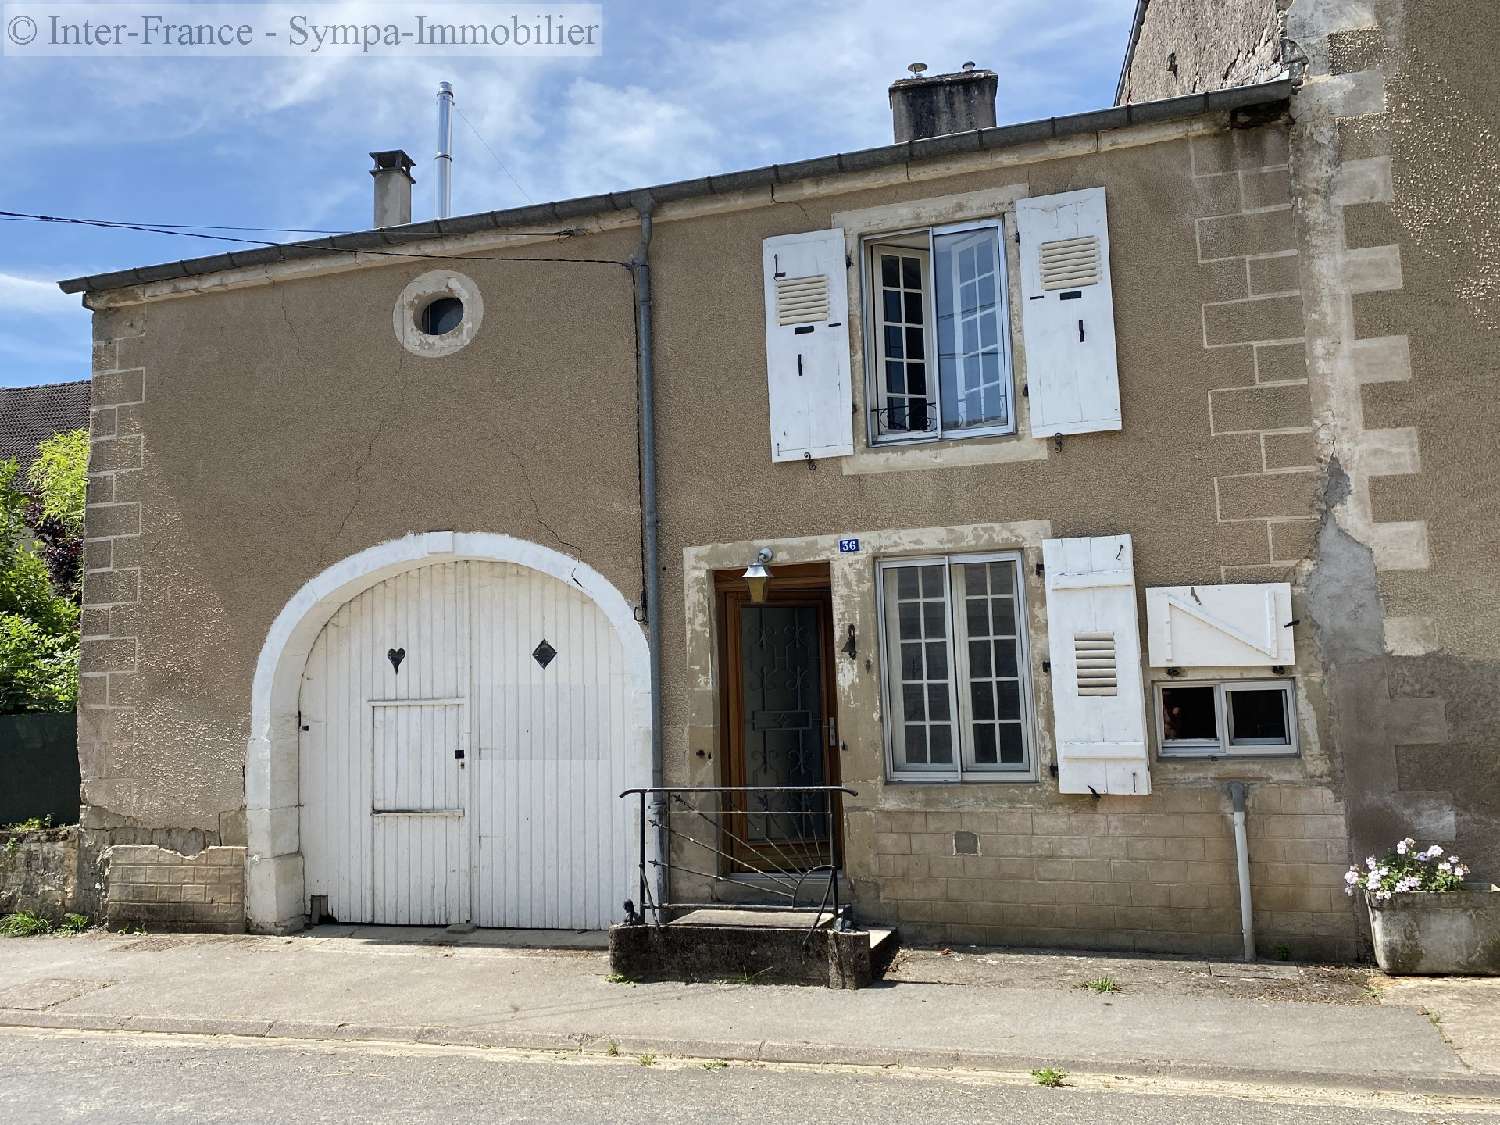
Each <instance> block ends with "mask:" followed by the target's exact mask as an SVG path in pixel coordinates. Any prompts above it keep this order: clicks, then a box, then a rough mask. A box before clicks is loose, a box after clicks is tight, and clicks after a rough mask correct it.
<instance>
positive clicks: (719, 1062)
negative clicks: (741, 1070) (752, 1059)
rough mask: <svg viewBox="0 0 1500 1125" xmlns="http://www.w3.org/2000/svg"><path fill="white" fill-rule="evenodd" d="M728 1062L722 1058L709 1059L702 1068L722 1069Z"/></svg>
mask: <svg viewBox="0 0 1500 1125" xmlns="http://www.w3.org/2000/svg"><path fill="white" fill-rule="evenodd" d="M728 1066H729V1064H728V1063H727V1062H725V1061H724V1060H723V1059H709V1060H707V1061H706V1062H705V1063H704V1064H703V1069H704V1070H724V1069H725V1068H726V1067H728Z"/></svg>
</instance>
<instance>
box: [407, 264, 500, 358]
mask: <svg viewBox="0 0 1500 1125" xmlns="http://www.w3.org/2000/svg"><path fill="white" fill-rule="evenodd" d="M483 321H484V298H483V297H482V296H480V293H479V286H478V285H476V284H475V283H474V279H473V278H470V277H465V276H464V275H463V274H461V273H456V272H454V271H453V270H444V269H439V270H430V271H429V272H427V273H424V274H422V275H421V276H420V277H416V278H413V279H412V280H411V281H410V282H408V283H407V285H406V288H404V289H403V290H401V295H400V296H399V297H397V298H396V307H395V308H394V309H392V310H391V327H392V328H394V329H395V330H396V339H397V340H399V341H401V346H402V347H403V348H405V349H406V350H407V351H409V352H411V353H412V355H419V356H424V357H426V358H429V359H436V358H438V357H440V356H445V355H452V354H453V353H454V352H456V351H458V350H459V349H460V348H464V347H467V346H468V344H469V343H470V342H471V341H472V340H473V339H474V337H475V335H477V334H478V332H479V326H480V324H482V323H483Z"/></svg>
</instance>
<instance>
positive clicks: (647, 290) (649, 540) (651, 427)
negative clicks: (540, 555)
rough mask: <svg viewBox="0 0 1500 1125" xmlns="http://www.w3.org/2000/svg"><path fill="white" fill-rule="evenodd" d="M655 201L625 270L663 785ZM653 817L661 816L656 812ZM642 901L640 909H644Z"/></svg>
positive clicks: (656, 741)
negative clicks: (630, 292) (630, 283)
mask: <svg viewBox="0 0 1500 1125" xmlns="http://www.w3.org/2000/svg"><path fill="white" fill-rule="evenodd" d="M653 207H654V204H653V202H652V200H651V197H650V196H649V195H646V194H644V193H642V194H641V195H640V196H638V197H637V198H636V200H635V209H636V212H637V214H639V215H640V217H641V239H640V242H639V243H638V244H637V246H636V251H635V255H634V256H633V257H632V258H631V259H630V273H631V277H632V279H633V280H634V282H635V356H636V371H637V373H638V374H639V376H640V392H639V394H640V425H641V433H640V443H641V553H642V569H643V570H644V571H645V572H646V573H645V580H646V581H645V591H644V595H645V601H646V643H647V645H648V646H649V648H650V650H651V785H652V787H653V788H660V787H661V785H662V784H663V782H662V777H663V770H662V730H661V710H662V708H661V562H660V558H659V545H658V543H657V529H658V527H659V526H660V523H661V520H660V517H659V515H658V513H657V506H656V366H655V361H654V357H653V355H652V346H651V320H652V317H651V263H650V260H649V255H650V250H651V212H652V209H653ZM656 819H657V821H658V822H661V821H662V820H663V818H662V817H661V816H660V815H659V810H658V815H657V817H656ZM656 847H657V852H656V854H657V855H658V856H660V857H663V860H665V856H666V854H667V834H666V827H665V825H664V824H662V825H660V826H659V827H658V828H657V830H656ZM665 884H666V873H665V869H664V868H658V869H657V883H656V885H657V892H656V893H657V901H658V902H660V901H661V899H662V897H663V896H664V893H665V889H666V887H665ZM645 905H646V904H645V903H642V904H641V908H642V909H645Z"/></svg>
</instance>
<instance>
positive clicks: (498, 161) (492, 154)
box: [453, 101, 536, 203]
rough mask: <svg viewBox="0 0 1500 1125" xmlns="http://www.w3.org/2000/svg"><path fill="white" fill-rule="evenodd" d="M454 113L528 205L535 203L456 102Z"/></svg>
mask: <svg viewBox="0 0 1500 1125" xmlns="http://www.w3.org/2000/svg"><path fill="white" fill-rule="evenodd" d="M453 112H454V113H456V114H458V116H459V117H461V118H462V119H463V123H464V124H465V125H467V126H468V127H469V132H471V133H473V134H474V136H475V138H476V139H478V141H479V143H480V144H482V145H483V146H484V151H485V152H487V153H489V154H490V157H491V158H492V159H493V160H494V161H495V163H496V164H498V165H499V166H500V171H502V172H504V173H505V175H506V177H507V178H508V179H509V180H510V182H511V183H513V184H515V185H516V190H517V191H518V192H520V193H521V198H522V199H524V200H526V202H527V203H535V202H536V200H534V199H532V198H531V196H529V195H527V194H526V189H525V188H523V187H522V186H521V181H520V180H518V179H516V178H515V176H513V175H511V172H510V169H509V168H507V167H506V166H505V161H503V160H501V159H500V157H499V156H498V155H496V153H495V150H494V149H492V148H491V147H490V142H489V141H487V140H485V139H484V134H483V133H481V132H480V131H479V130H478V129H477V128H475V127H474V122H472V121H470V120H469V118H468V116H467V115H466V114H465V113H464V111H463V110H461V109H459V108H458V103H457V102H456V101H455V102H454V103H453Z"/></svg>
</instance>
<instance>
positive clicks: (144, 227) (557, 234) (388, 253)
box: [0, 211, 630, 268]
mask: <svg viewBox="0 0 1500 1125" xmlns="http://www.w3.org/2000/svg"><path fill="white" fill-rule="evenodd" d="M0 220H4V221H6V222H36V223H62V224H66V225H72V226H85V227H97V228H101V229H104V230H134V231H140V232H142V233H144V234H166V235H174V236H176V237H178V238H200V239H207V240H209V241H213V242H233V243H237V244H240V245H244V246H257V247H265V248H273V247H284V246H289V245H298V246H300V245H301V244H297V243H285V242H275V241H272V240H269V239H263V238H237V237H235V236H233V235H225V234H204V233H202V230H191V229H188V225H187V224H173V223H159V224H158V223H131V222H124V221H120V220H115V219H82V218H76V217H73V216H68V215H35V214H29V213H27V212H24V211H0ZM202 229H203V230H239V231H264V232H266V233H268V234H269V233H271V232H273V231H277V230H285V229H286V228H282V227H235V226H211V225H207V224H204V225H203V228H202ZM302 233H328V234H343V233H346V232H343V231H329V232H322V231H316V232H310V231H304V232H302ZM495 233H496V234H498V235H500V236H501V237H504V238H518V237H530V238H566V237H570V236H572V235H575V234H578V233H579V232H578V231H577V230H576V229H574V228H565V229H563V230H552V231H503V232H501V231H496V232H495ZM439 237H440V236H439ZM306 249H308V250H311V251H313V252H315V253H330V254H368V255H371V256H374V257H383V258H419V259H433V260H436V261H449V262H563V263H575V264H580V265H601V266H625V267H627V268H629V266H630V263H629V262H623V261H620V260H618V259H615V258H564V257H546V256H542V255H531V256H526V257H512V256H508V255H495V254H425V253H422V252H420V251H407V250H382V249H360V248H357V247H352V246H309V247H306Z"/></svg>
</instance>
